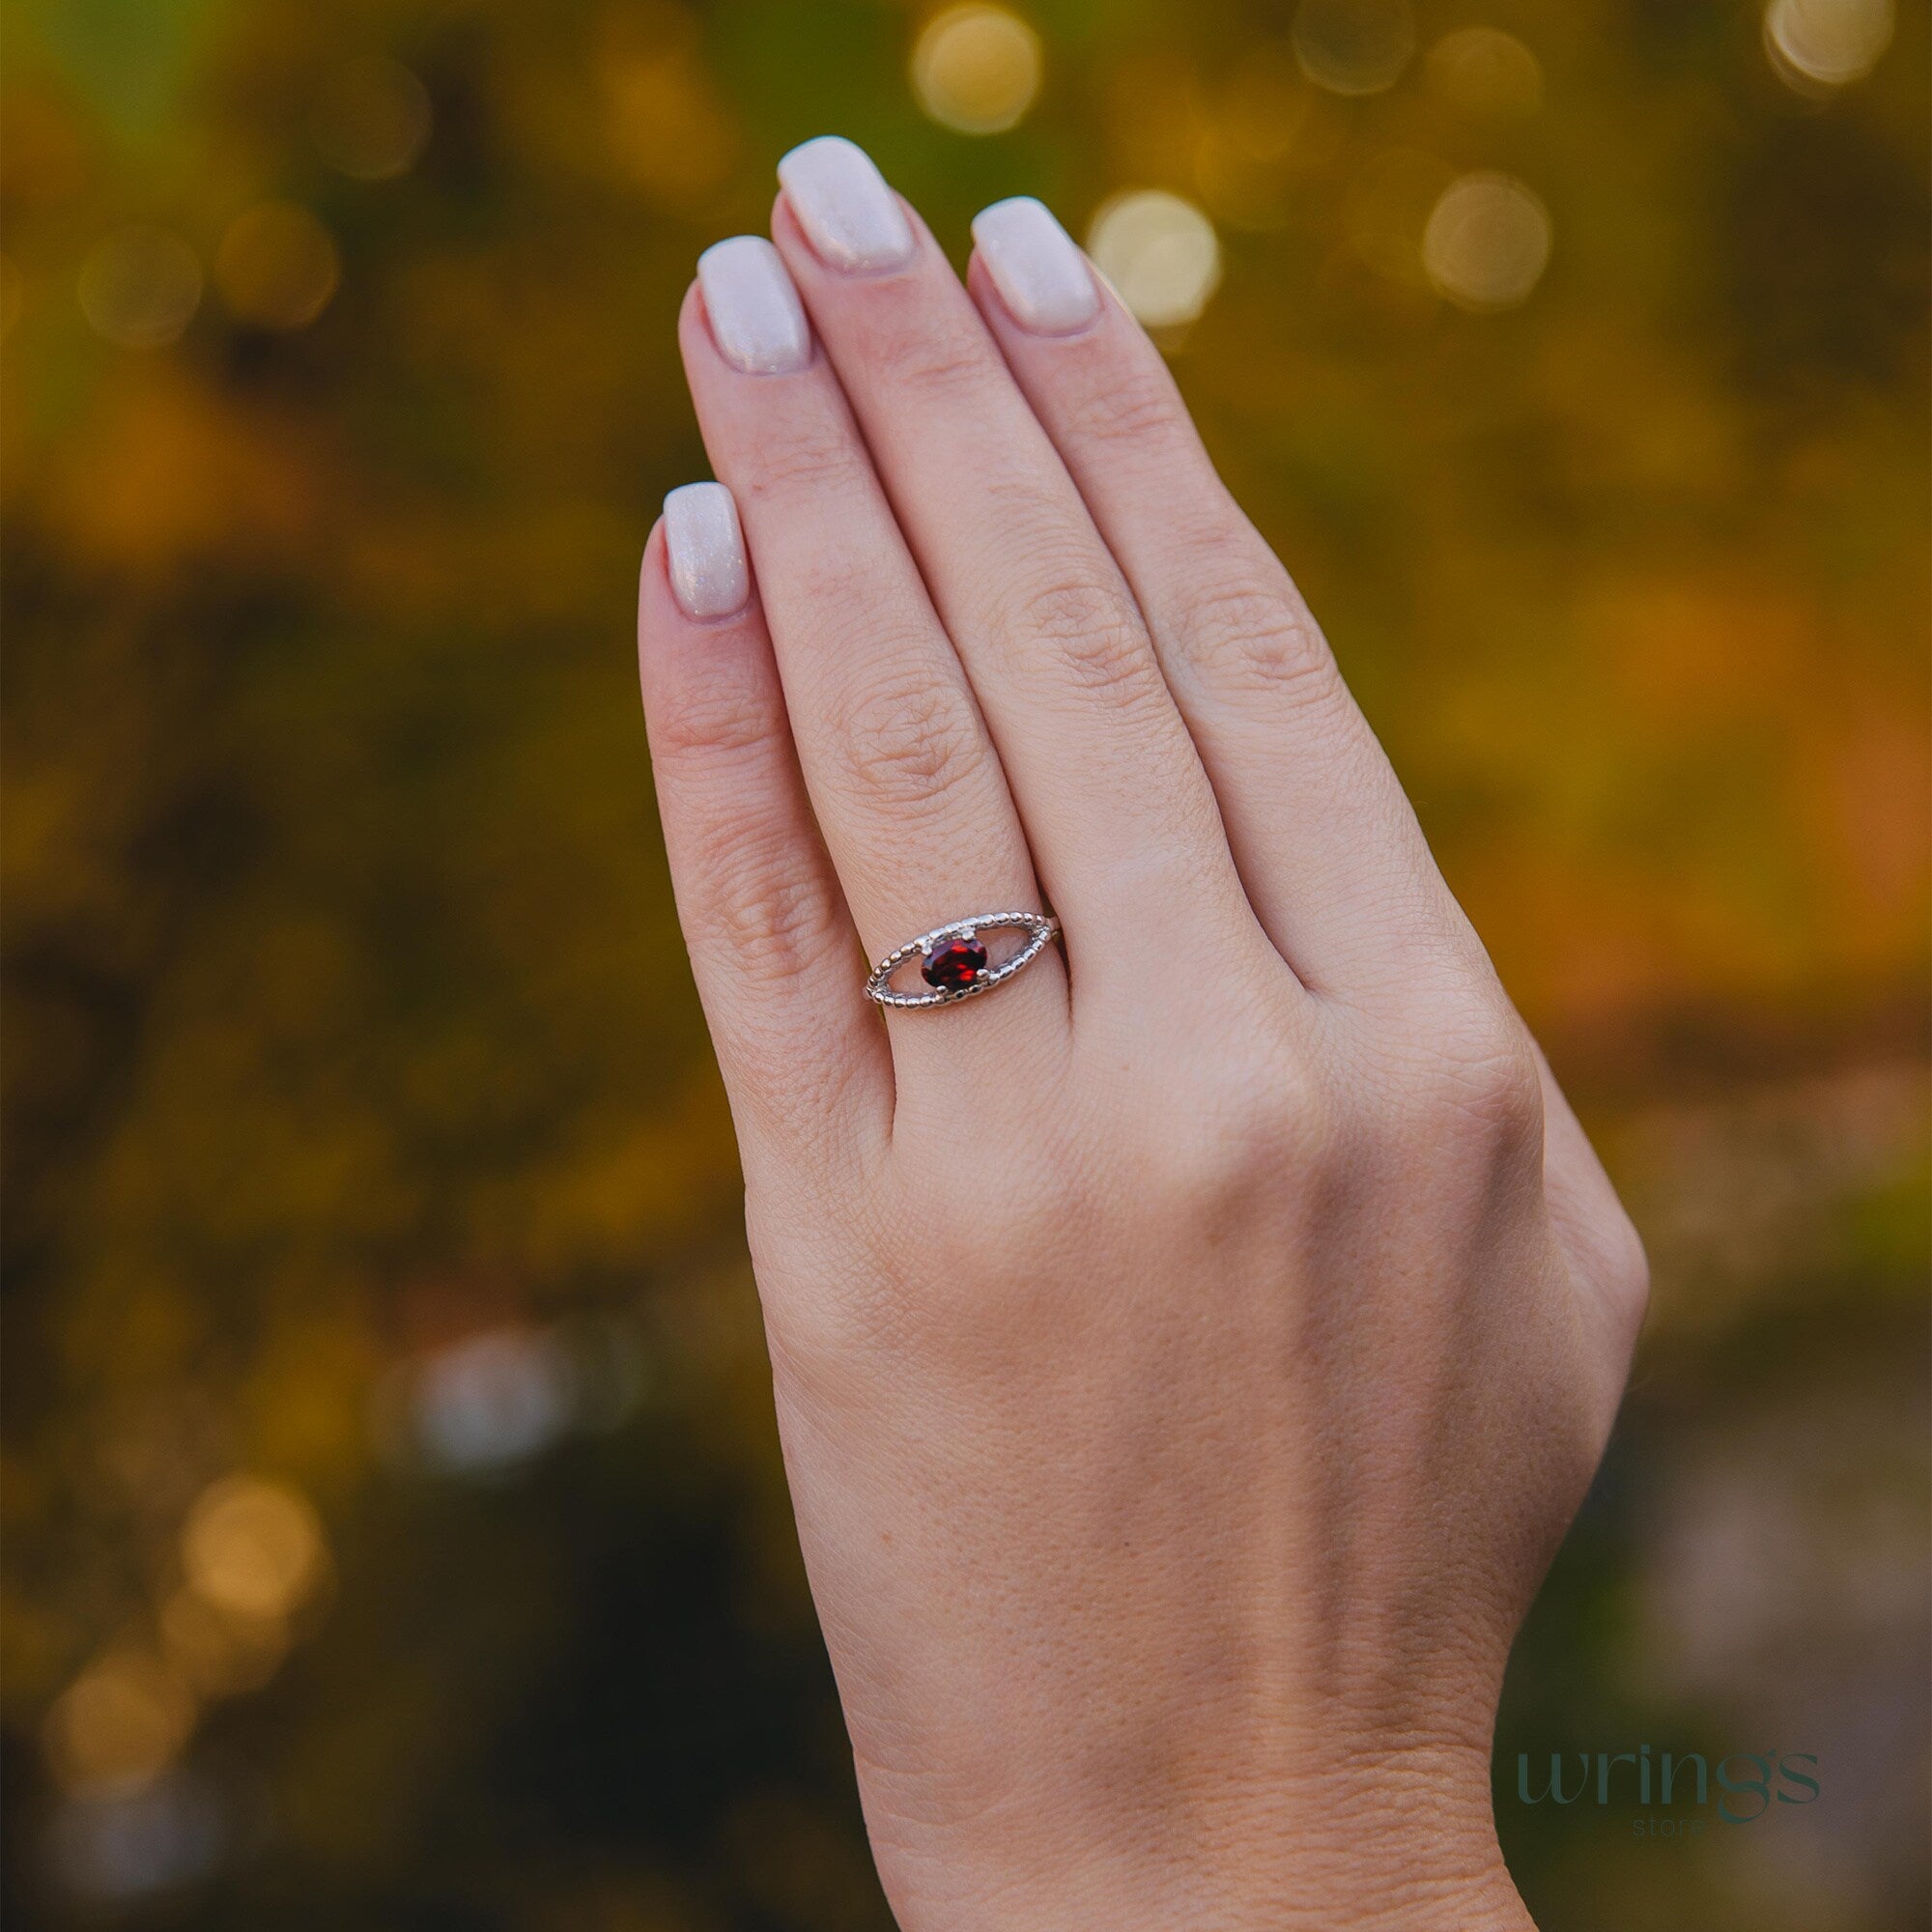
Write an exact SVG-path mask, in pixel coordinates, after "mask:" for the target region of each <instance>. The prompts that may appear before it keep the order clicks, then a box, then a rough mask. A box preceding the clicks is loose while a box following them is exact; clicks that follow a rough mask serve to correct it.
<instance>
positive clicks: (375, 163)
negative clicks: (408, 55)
mask: <svg viewBox="0 0 1932 1932" xmlns="http://www.w3.org/2000/svg"><path fill="white" fill-rule="evenodd" d="M431 119H432V115H431V108H430V99H429V90H428V89H427V88H425V87H424V86H423V84H422V82H421V81H420V80H418V79H417V78H416V76H415V75H414V74H413V73H412V72H411V71H410V70H409V69H408V68H406V67H405V66H404V65H403V64H402V62H401V61H395V60H385V59H383V58H381V57H380V56H375V55H371V56H370V57H368V58H366V59H363V60H355V61H351V62H349V63H348V64H347V65H346V66H344V67H341V68H338V69H337V70H336V71H335V72H334V73H332V74H331V75H330V76H329V77H328V79H327V82H326V83H325V84H324V86H323V87H322V89H321V91H320V92H319V93H318V94H317V96H316V101H315V111H314V114H313V116H312V117H311V126H312V128H313V131H314V134H315V145H316V148H317V151H318V152H319V153H320V154H321V156H322V157H323V159H324V160H326V161H327V162H328V164H329V165H330V166H331V167H334V168H339V169H340V170H341V171H342V172H343V173H344V174H346V175H349V176H351V177H353V178H354V179H355V180H356V181H387V180H389V179H390V178H392V177H393V176H396V175H401V174H407V173H408V172H409V171H410V169H411V168H412V167H413V166H414V165H415V164H416V160H417V158H418V156H420V155H421V154H422V151H423V147H424V145H425V144H426V143H427V142H428V140H429V135H430V124H431Z"/></svg>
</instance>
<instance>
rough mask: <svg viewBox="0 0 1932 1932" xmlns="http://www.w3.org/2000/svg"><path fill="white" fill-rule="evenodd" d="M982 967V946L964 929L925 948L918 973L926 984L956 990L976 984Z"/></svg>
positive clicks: (951, 991) (946, 989)
mask: <svg viewBox="0 0 1932 1932" xmlns="http://www.w3.org/2000/svg"><path fill="white" fill-rule="evenodd" d="M985 970H986V949H985V947H984V946H983V945H982V944H981V943H980V940H979V939H978V937H977V936H975V935H974V934H972V933H967V934H965V935H964V936H963V937H961V938H958V939H944V940H941V941H940V943H939V944H938V945H937V946H929V947H927V948H926V950H925V957H924V958H923V960H922V962H921V964H920V969H919V974H920V978H921V979H923V980H924V981H925V983H926V984H927V985H928V986H937V987H938V988H939V989H940V991H941V992H946V993H956V992H959V991H961V990H962V989H963V988H965V987H967V986H972V985H976V984H978V982H979V979H980V974H981V973H983V972H984V971H985Z"/></svg>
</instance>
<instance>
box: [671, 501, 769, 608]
mask: <svg viewBox="0 0 1932 1932" xmlns="http://www.w3.org/2000/svg"><path fill="white" fill-rule="evenodd" d="M665 550H666V552H667V560H668V563H669V565H670V587H671V589H672V591H673V592H675V594H676V596H677V601H678V605H679V607H680V608H681V609H682V610H683V611H684V614H685V615H686V616H687V617H697V618H706V617H728V616H729V615H730V614H731V612H732V611H740V610H743V609H744V606H745V600H746V599H747V598H748V597H750V596H751V594H752V577H751V573H750V571H748V570H747V569H746V567H745V538H744V533H743V532H742V531H741V530H740V529H739V527H738V506H737V504H736V503H734V502H733V501H732V500H731V493H730V491H728V490H727V489H725V486H724V484H722V483H687V484H685V486H684V487H683V488H682V489H681V490H673V491H672V492H671V493H670V495H669V496H668V497H666V498H665Z"/></svg>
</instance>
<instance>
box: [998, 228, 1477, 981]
mask: <svg viewBox="0 0 1932 1932" xmlns="http://www.w3.org/2000/svg"><path fill="white" fill-rule="evenodd" d="M974 234H975V238H976V241H977V243H978V249H977V253H976V255H975V258H974V262H973V264H972V268H971V270H970V273H969V280H970V283H971V286H972V289H973V294H974V298H975V299H976V300H977V301H978V303H979V305H980V310H981V312H982V313H983V314H984V315H985V317H986V319H987V322H988V324H989V326H990V327H991V328H992V331H993V333H994V335H995V336H996V338H997V339H998V342H999V345H1000V347H1001V349H1002V351H1003V352H1004V354H1005V356H1006V359H1007V362H1008V364H1009V367H1010V368H1011V370H1012V372H1013V374H1014V376H1015V378H1016V379H1017V381H1018V384H1019V386H1020V388H1021V389H1022V390H1023V391H1024V392H1025V394H1026V397H1027V400H1028V401H1029V403H1030V404H1031V405H1032V408H1033V412H1034V413H1035V415H1036V416H1037V418H1038V420H1039V422H1040V423H1041V424H1042V425H1043V426H1044V429H1045V432H1046V434H1047V435H1048V436H1049V437H1050V438H1051V439H1052V440H1053V444H1054V446H1055V448H1056V449H1058V451H1059V452H1060V455H1061V457H1062V458H1063V459H1064V461H1065V465H1066V468H1067V469H1068V470H1069V471H1070V472H1071V474H1072V476H1073V479H1074V481H1075V482H1076V483H1077V484H1078V485H1079V487H1080V492H1081V495H1082V497H1084V498H1085V500H1086V503H1087V506H1088V508H1089V510H1090V511H1091V512H1092V514H1093V517H1094V523H1095V524H1096V526H1098V528H1099V530H1100V533H1101V535H1102V536H1103V537H1104V538H1105V539H1106V541H1107V544H1108V547H1109V548H1110V549H1111V550H1112V552H1113V554H1114V555H1115V556H1116V557H1118V558H1119V560H1120V563H1121V567H1122V570H1123V571H1124V572H1125V575H1126V578H1127V581H1128V582H1129V583H1130V584H1131V585H1132V588H1133V592H1134V596H1135V599H1136V601H1137V602H1138V604H1139V605H1140V608H1141V610H1142V611H1144V612H1145V613H1146V616H1147V620H1148V623H1149V626H1150V628H1151V632H1152V634H1153V638H1154V640H1155V644H1156V648H1157V650H1158V652H1159V657H1160V662H1161V665H1162V668H1164V670H1165V672H1166V676H1167V681H1168V685H1169V687H1170V689H1171V690H1172V691H1173V693H1174V696H1175V698H1176V700H1177V702H1178V703H1179V708H1180V711H1181V713H1182V714H1183V716H1184V717H1185V719H1186V721H1187V725H1188V728H1189V730H1190V731H1191V733H1192V735H1193V738H1194V742H1195V744H1196V745H1197V746H1198V747H1199V748H1200V753H1201V757H1202V761H1203V763H1204V764H1205V766H1206V767H1207V770H1208V775H1209V777H1210V779H1211V781H1212V783H1213V788H1214V794H1215V797H1216V798H1217V799H1218V801H1219V804H1220V810H1221V817H1222V821H1223V823H1224V824H1225V825H1226V827H1227V832H1228V838H1229V842H1230V845H1231V847H1232V848H1233V851H1234V855H1235V860H1236V865H1237V867H1238V868H1239V871H1240V876H1241V878H1242V880H1243V882H1244V883H1245V885H1246V888H1247V893H1248V896H1249V898H1250V900H1251V902H1252V903H1253V905H1254V907H1255V910H1256V912H1257V914H1258V915H1259V916H1260V918H1261V921H1262V923H1263V925H1264V927H1265V928H1266V930H1267V932H1268V934H1269V936H1270V937H1271V938H1272V939H1273V941H1274V943H1275V945H1276V947H1277V948H1278V949H1279V950H1280V952H1282V954H1283V956H1284V957H1285V958H1286V959H1287V960H1288V961H1289V963H1290V964H1291V965H1292V966H1293V968H1294V969H1295V972H1296V973H1297V974H1298V975H1299V976H1300V977H1301V979H1302V980H1304V982H1305V983H1308V984H1309V985H1311V986H1313V987H1315V988H1317V989H1320V990H1328V991H1334V990H1347V991H1349V992H1351V993H1364V992H1367V991H1369V990H1372V989H1374V988H1378V987H1386V988H1388V989H1390V990H1392V991H1394V992H1396V993H1398V994H1402V993H1405V992H1406V990H1407V988H1408V987H1409V985H1410V983H1411V982H1412V980H1413V979H1414V976H1415V974H1416V973H1417V971H1418V954H1419V952H1421V951H1423V950H1425V949H1428V950H1433V951H1434V952H1435V953H1436V954H1437V955H1438V956H1439V955H1440V954H1442V953H1443V952H1445V951H1446V952H1447V954H1448V955H1449V956H1450V957H1451V958H1453V960H1454V961H1456V962H1457V963H1458V965H1459V966H1461V967H1463V968H1466V967H1468V966H1469V965H1471V964H1473V963H1474V961H1475V959H1476V957H1477V956H1478V955H1479V954H1480V950H1481V949H1480V947H1479V946H1478V945H1477V943H1476V941H1475V938H1474V935H1473V933H1471V932H1470V931H1469V928H1468V926H1467V923H1466V922H1465V921H1464V920H1463V917H1462V914H1461V912H1460V911H1459V910H1458V908H1457V906H1456V904H1455V901H1454V899H1453V898H1452V897H1451V895H1450V894H1449V891H1448V889H1447V887H1446V886H1444V885H1443V883H1442V881H1441V878H1440V875H1439V874H1438V873H1437V871H1436V868H1435V863H1434V861H1433V860H1432V859H1431V857H1430V854H1429V850H1428V847H1427V845H1426V843H1425V842H1424V839H1423V837H1422V833H1421V829H1420V828H1419V827H1418V825H1417V824H1416V820H1415V814H1414V812H1413V811H1412V810H1410V808H1409V805H1408V801H1407V799H1406V797H1405V795H1404V793H1403V790H1402V786H1401V784H1400V783H1399V782H1398V781H1397V779H1396V776H1395V773H1394V772H1393V770H1391V768H1390V766H1389V763H1388V760H1387V758H1386V757H1385V756H1384V755H1383V753H1382V750H1381V747H1380V746H1379V745H1378V743H1377V741H1376V738H1375V735H1374V733H1373V732H1372V731H1371V730H1370V728H1369V725H1368V723H1367V721H1366V720H1365V719H1364V718H1363V717H1362V714H1361V712H1360V711H1359V710H1358V709H1357V708H1356V705H1355V702H1354V700H1353V698H1352V697H1351V696H1350V693H1349V690H1348V687H1347V686H1346V685H1345V684H1344V683H1343V681H1342V677H1341V673H1340V672H1339V670H1338V669H1337V668H1336V665H1335V661H1334V658H1333V657H1332V655H1331V654H1330V652H1329V650H1328V646H1327V644H1326V643H1325V641H1324V640H1323V639H1322V636H1321V631H1320V630H1319V629H1318V628H1317V626H1316V624H1315V620H1314V619H1313V618H1312V617H1311V616H1310V615H1309V613H1308V610H1307V607H1306V606H1305V605H1304V604H1303V603H1302V601H1301V597H1300V595H1299V593H1298V592H1297V591H1296V590H1295V587H1294V585H1293V583H1292V582H1290V580H1289V577H1288V573H1287V572H1286V571H1285V570H1283V568H1282V567H1281V564H1280V563H1279V562H1278V561H1277V560H1276V558H1275V556H1274V554H1273V553H1272V552H1271V551H1270V550H1269V548H1268V546H1267V545H1266V544H1265V543H1264V541H1263V540H1262V538H1261V536H1260V535H1259V533H1258V532H1257V531H1256V530H1255V528H1254V526H1252V525H1251V524H1250V523H1249V522H1248V520H1247V518H1246V517H1245V516H1243V515H1242V514H1241V511H1240V509H1239V508H1238V507H1237V506H1236V503H1235V501H1234V499H1233V498H1232V497H1230V496H1229V494H1228V492H1227V490H1226V488H1225V487H1224V486H1223V484H1222V482H1221V480H1220V478H1219V477H1218V476H1217V475H1216V474H1215V471H1214V468H1213V465H1212V464H1211V463H1210V462H1209V460H1208V454H1207V452H1206V450H1205V449H1204V448H1203V446H1202V443H1201V440H1200V438H1199V437H1198V436H1197V435H1196V433H1195V430H1194V426H1193V423H1192V421H1191V420H1190V418H1189V416H1188V413H1187V410H1186V407H1185V405H1184V404H1183V403H1182V402H1181V400H1180V396H1179V391H1178V390H1177V389H1176V387H1175V384H1174V381H1173V378H1172V377H1171V376H1170V375H1169V373H1168V370H1167V366H1166V363H1165V362H1164V361H1163V359H1162V357H1161V355H1159V353H1158V351H1156V350H1155V348H1154V346H1153V344H1152V343H1151V341H1149V339H1148V337H1147V335H1146V334H1145V333H1144V332H1143V330H1142V329H1141V327H1140V326H1139V325H1138V324H1137V323H1136V322H1135V321H1134V320H1133V318H1132V317H1131V316H1130V315H1128V314H1127V312H1126V311H1125V309H1124V308H1123V307H1122V305H1121V303H1120V301H1119V300H1118V298H1115V297H1113V296H1112V294H1111V293H1110V292H1108V291H1106V290H1105V289H1104V288H1103V287H1102V286H1101V285H1100V283H1099V281H1098V278H1097V277H1096V276H1094V274H1093V272H1092V271H1091V270H1090V269H1089V267H1088V264H1087V261H1086V258H1085V257H1084V256H1083V255H1082V254H1081V253H1080V251H1079V250H1078V249H1077V248H1075V247H1074V245H1073V243H1072V241H1070V240H1069V239H1068V238H1067V236H1066V235H1065V231H1064V230H1063V229H1062V228H1061V226H1060V224H1059V223H1058V222H1057V221H1055V220H1054V218H1053V216H1052V215H1051V214H1050V213H1048V212H1047V211H1046V209H1044V208H1043V207H1041V206H1040V204H1039V203H1038V202H1036V201H1029V200H1021V201H1009V202H1001V203H996V204H995V205H994V206H993V207H992V208H990V209H987V210H986V211H985V212H984V213H981V214H980V217H979V219H978V220H977V221H976V222H975V224H974Z"/></svg>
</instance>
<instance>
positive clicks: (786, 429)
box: [733, 409, 857, 497]
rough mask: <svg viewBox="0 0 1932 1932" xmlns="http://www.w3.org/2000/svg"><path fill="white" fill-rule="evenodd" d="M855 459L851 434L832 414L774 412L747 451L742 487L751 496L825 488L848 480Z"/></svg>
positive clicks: (806, 491)
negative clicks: (747, 457)
mask: <svg viewBox="0 0 1932 1932" xmlns="http://www.w3.org/2000/svg"><path fill="white" fill-rule="evenodd" d="M855 457H856V451H855V449H854V446H853V439H852V432H851V430H850V429H849V428H848V426H847V425H846V424H845V423H843V422H842V421H840V420H839V419H838V417H837V416H836V415H834V414H831V413H829V412H823V411H819V410H815V409H814V410H803V411H798V412H778V411H775V412H773V415H772V418H771V419H770V420H769V421H767V422H766V423H765V424H764V425H763V426H762V427H761V429H760V431H759V434H758V437H757V440H756V442H755V445H754V447H753V450H752V451H751V452H750V460H749V463H748V465H747V469H748V471H749V473H748V474H747V475H746V476H745V477H744V488H745V490H746V492H747V494H748V495H750V496H752V497H775V496H794V495H804V494H807V493H811V492H818V491H823V490H827V489H830V488H834V487H836V486H838V485H840V484H842V483H845V482H848V481H849V480H850V479H851V478H852V476H853V475H854V474H855V473H856V468H857V466H856V462H855ZM733 480H734V482H736V481H737V480H738V479H737V478H736V477H734V479H733Z"/></svg>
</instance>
